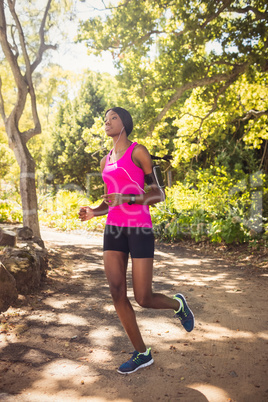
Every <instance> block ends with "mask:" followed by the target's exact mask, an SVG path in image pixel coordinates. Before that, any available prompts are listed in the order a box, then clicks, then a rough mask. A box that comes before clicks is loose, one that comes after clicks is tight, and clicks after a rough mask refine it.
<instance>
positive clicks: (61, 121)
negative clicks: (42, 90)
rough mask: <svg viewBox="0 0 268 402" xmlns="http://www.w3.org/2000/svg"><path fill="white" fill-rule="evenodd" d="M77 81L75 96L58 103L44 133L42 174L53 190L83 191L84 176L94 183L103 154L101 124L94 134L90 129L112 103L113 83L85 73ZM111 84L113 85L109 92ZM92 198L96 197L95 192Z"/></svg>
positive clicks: (104, 145)
mask: <svg viewBox="0 0 268 402" xmlns="http://www.w3.org/2000/svg"><path fill="white" fill-rule="evenodd" d="M80 81H81V88H80V90H79V92H78V94H77V96H76V97H75V98H74V99H73V100H64V101H63V102H60V103H59V106H58V111H57V113H56V116H55V118H54V119H53V123H52V124H51V127H50V130H49V132H48V135H49V136H50V138H51V139H50V141H49V144H48V146H47V149H46V152H45V157H44V161H43V165H44V169H43V171H44V172H45V174H46V176H47V177H50V178H51V181H52V183H53V184H54V186H62V185H64V186H69V187H70V188H72V187H77V186H78V187H79V189H80V190H82V191H85V190H86V189H87V185H88V180H87V178H88V177H89V176H88V175H91V180H94V181H97V179H96V176H95V175H96V173H97V172H99V165H100V159H101V158H102V156H103V155H104V152H105V151H107V149H106V142H105V141H106V138H104V137H106V135H105V133H104V129H103V124H102V127H100V129H99V130H98V132H97V133H96V134H92V133H91V132H90V129H91V127H92V126H93V124H94V121H95V119H98V118H100V117H101V116H103V114H104V111H105V110H106V109H108V107H111V106H110V102H111V99H115V97H116V93H117V91H116V89H115V85H116V82H115V80H114V78H113V77H111V76H110V75H109V74H100V73H95V72H91V71H87V72H85V73H84V75H83V77H80ZM111 82H113V83H114V82H115V84H114V86H113V87H112V88H111ZM112 103H113V104H114V102H112ZM89 132H90V134H89ZM101 193H102V192H101ZM94 195H95V196H97V195H100V194H98V191H96V192H95V194H94Z"/></svg>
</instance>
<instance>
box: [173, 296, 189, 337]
mask: <svg viewBox="0 0 268 402" xmlns="http://www.w3.org/2000/svg"><path fill="white" fill-rule="evenodd" d="M173 299H176V300H178V301H180V302H181V308H180V310H179V311H175V317H177V318H178V319H179V320H180V321H181V323H182V325H183V327H184V328H185V329H186V331H187V332H191V331H192V330H193V329H194V315H193V312H192V311H191V310H190V308H189V306H188V304H187V303H186V300H185V298H184V296H183V295H181V294H180V293H178V294H177V295H175V296H174V297H173Z"/></svg>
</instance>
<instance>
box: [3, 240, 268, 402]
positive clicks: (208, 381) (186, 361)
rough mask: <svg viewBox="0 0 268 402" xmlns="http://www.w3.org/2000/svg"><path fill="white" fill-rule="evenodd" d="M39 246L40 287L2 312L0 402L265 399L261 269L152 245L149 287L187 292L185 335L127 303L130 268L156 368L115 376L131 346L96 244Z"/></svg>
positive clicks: (163, 314)
mask: <svg viewBox="0 0 268 402" xmlns="http://www.w3.org/2000/svg"><path fill="white" fill-rule="evenodd" d="M47 247H48V248H49V249H50V256H51V259H50V261H51V263H50V264H51V270H50V272H49V274H48V277H47V280H46V282H45V283H44V284H43V287H42V289H40V290H39V291H38V292H37V293H36V294H35V295H33V296H31V297H27V298H21V299H20V301H19V303H18V305H17V306H16V307H14V308H12V309H9V310H8V312H7V313H6V314H5V315H2V319H1V322H2V323H1V326H0V329H1V334H0V361H1V367H0V376H1V377H0V400H7V401H12V402H13V401H27V402H32V401H39V402H40V401H41V402H46V401H72V402H73V401H115V400H116V401H137V402H140V401H141V402H142V401H157V400H159V401H178V400H179V401H193V402H196V401H197V402H199V401H200V402H203V401H211V402H217V401H220V402H221V401H243V402H247V401H248V402H251V401H253V400H254V401H256V402H258V401H265V400H267V398H268V386H267V358H268V352H267V345H268V333H267V317H268V315H267V275H266V273H265V272H264V271H263V272H256V271H254V270H246V269H241V268H236V267H235V266H230V265H229V264H227V263H226V262H225V260H224V259H216V258H213V257H209V256H201V255H198V254H197V253H196V252H195V251H193V250H190V249H187V248H183V247H179V246H176V247H173V248H172V247H168V246H164V245H159V246H158V247H157V250H156V258H155V275H154V289H155V291H156V292H163V293H165V294H167V295H170V296H172V295H173V294H175V293H178V292H182V293H183V294H184V295H185V296H186V297H187V300H188V301H189V304H190V306H191V308H192V309H193V311H194V313H195V318H196V327H195V330H194V331H193V332H192V333H190V334H188V333H186V332H185V331H184V330H183V328H182V326H181V325H180V323H179V322H178V321H177V320H175V319H174V318H173V312H171V311H159V310H157V311H155V310H147V309H142V308H141V307H139V306H138V305H137V304H136V303H135V301H134V299H133V293H132V289H131V266H129V270H128V285H129V297H130V299H131V301H132V302H133V305H134V308H135V310H136V312H137V319H138V322H139V325H140V328H141V331H142V333H143V335H144V338H145V341H146V343H147V345H148V346H151V347H152V351H153V357H154V360H155V364H154V365H152V366H150V367H148V368H147V369H144V370H140V371H138V372H137V373H135V374H132V375H129V376H120V375H119V374H118V373H117V372H116V368H117V367H118V366H119V365H120V364H121V363H122V362H124V361H126V360H127V359H128V358H129V357H130V355H129V354H128V353H129V352H132V351H133V350H132V347H131V345H130V344H129V341H128V339H127V338H126V336H125V334H124V331H123V330H122V327H121V325H120V323H119V320H118V318H117V316H116V314H115V312H114V308H113V305H112V301H111V298H110V294H109V289H108V285H107V282H106V278H105V275H104V271H103V262H102V249H101V246H99V245H93V246H81V245H80V246H79V245H76V246H70V245H55V244H53V243H47ZM1 398H2V399H1Z"/></svg>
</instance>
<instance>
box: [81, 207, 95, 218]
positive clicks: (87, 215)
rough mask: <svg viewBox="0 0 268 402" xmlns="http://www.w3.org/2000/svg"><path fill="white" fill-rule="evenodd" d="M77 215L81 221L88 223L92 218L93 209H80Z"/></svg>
mask: <svg viewBox="0 0 268 402" xmlns="http://www.w3.org/2000/svg"><path fill="white" fill-rule="evenodd" d="M78 215H79V219H80V220H81V221H88V220H89V219H92V218H94V212H93V209H92V208H90V207H81V208H80V209H79V212H78Z"/></svg>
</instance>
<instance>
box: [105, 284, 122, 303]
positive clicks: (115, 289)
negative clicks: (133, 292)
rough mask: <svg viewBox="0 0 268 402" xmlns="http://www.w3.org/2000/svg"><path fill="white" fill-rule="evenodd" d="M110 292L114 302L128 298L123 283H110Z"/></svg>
mask: <svg viewBox="0 0 268 402" xmlns="http://www.w3.org/2000/svg"><path fill="white" fill-rule="evenodd" d="M109 286H110V292H111V296H112V299H113V302H114V304H117V303H120V302H121V301H124V300H125V299H126V292H125V287H124V286H122V285H115V284H110V285H109Z"/></svg>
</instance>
